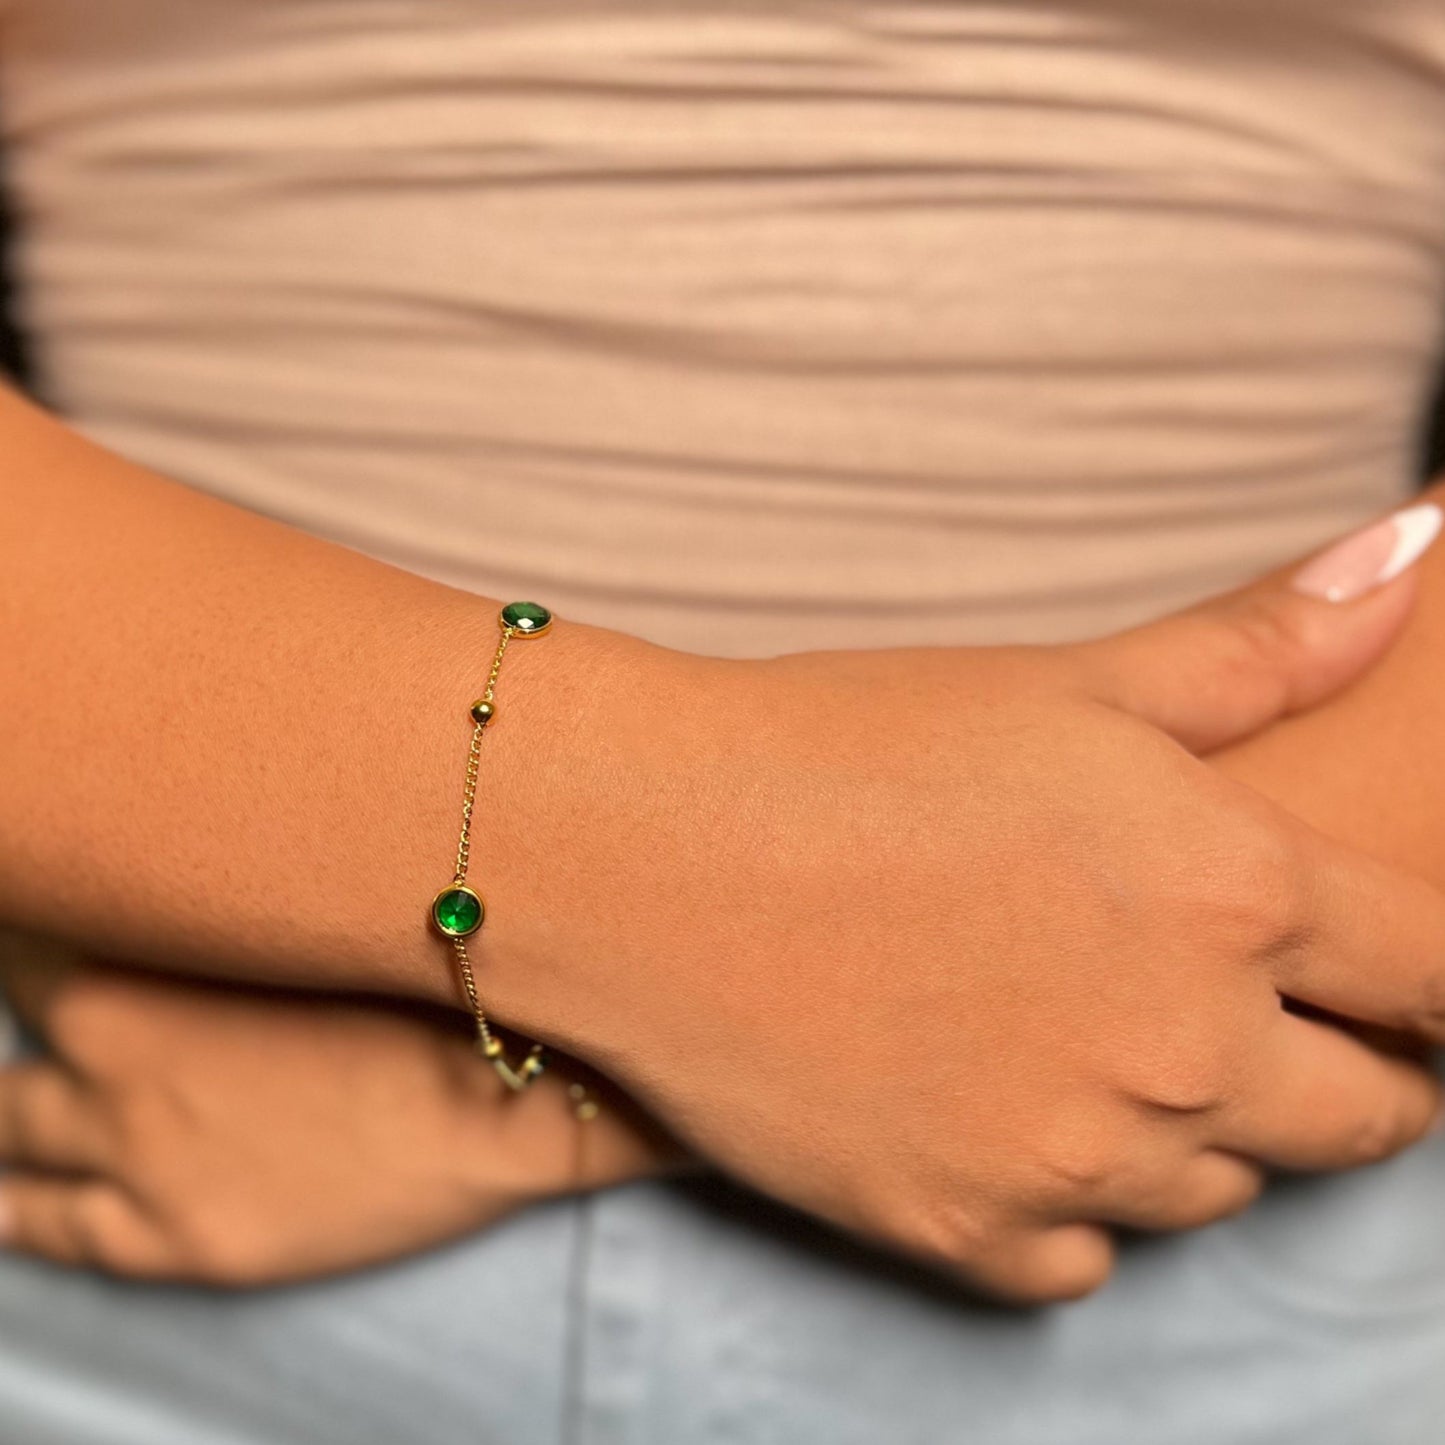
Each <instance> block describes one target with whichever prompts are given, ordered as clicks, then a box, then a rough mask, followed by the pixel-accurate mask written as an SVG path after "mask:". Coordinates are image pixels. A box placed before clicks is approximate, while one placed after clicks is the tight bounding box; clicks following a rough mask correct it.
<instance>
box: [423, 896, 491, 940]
mask: <svg viewBox="0 0 1445 1445" xmlns="http://www.w3.org/2000/svg"><path fill="white" fill-rule="evenodd" d="M485 912H486V910H485V909H484V908H483V906H482V900H481V899H480V898H479V897H478V896H477V895H476V894H475V893H473V892H472V890H471V889H470V888H463V887H461V886H460V885H456V884H454V885H453V886H452V887H450V888H443V889H442V891H441V892H440V893H438V894H437V896H436V897H435V898H433V899H432V905H431V916H432V921H433V922H434V923H435V924H436V926H437V927H438V928H439V929H441V931H442V932H443V933H445V934H446V935H447V937H448V938H465V937H466V935H467V934H469V933H475V932H476V931H477V929H479V928H480V927H481V926H482V916H483V914H484V913H485Z"/></svg>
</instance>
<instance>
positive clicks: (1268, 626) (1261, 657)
mask: <svg viewBox="0 0 1445 1445" xmlns="http://www.w3.org/2000/svg"><path fill="white" fill-rule="evenodd" d="M1230 622H1231V626H1230V633H1229V635H1230V639H1231V642H1232V647H1231V648H1230V649H1229V650H1228V651H1227V652H1226V654H1225V657H1224V660H1223V668H1222V670H1223V672H1224V674H1225V679H1224V680H1225V682H1226V683H1228V682H1230V681H1234V682H1237V683H1244V682H1246V681H1247V682H1248V683H1249V685H1250V690H1251V691H1252V692H1254V693H1256V694H1258V693H1259V692H1260V690H1261V688H1262V687H1273V689H1274V693H1273V695H1272V696H1270V697H1267V698H1266V699H1264V700H1265V701H1266V702H1268V703H1269V704H1270V707H1271V709H1272V711H1273V712H1282V711H1283V710H1284V708H1285V706H1286V704H1287V703H1288V701H1289V696H1288V691H1289V678H1290V677H1291V676H1292V671H1293V670H1292V669H1291V667H1290V663H1291V662H1292V661H1294V660H1295V659H1297V658H1298V657H1299V655H1300V653H1301V652H1303V651H1305V650H1306V647H1307V643H1306V639H1305V638H1303V637H1302V636H1301V635H1300V632H1299V629H1298V627H1297V626H1296V624H1295V619H1294V617H1293V616H1292V615H1291V614H1290V613H1289V612H1287V611H1285V610H1283V609H1281V608H1280V607H1278V606H1276V605H1274V600H1273V598H1272V597H1271V596H1267V595H1265V594H1255V593H1248V594H1245V595H1244V596H1242V597H1240V598H1238V599H1237V601H1236V603H1235V606H1234V608H1233V609H1232V615H1231V618H1230Z"/></svg>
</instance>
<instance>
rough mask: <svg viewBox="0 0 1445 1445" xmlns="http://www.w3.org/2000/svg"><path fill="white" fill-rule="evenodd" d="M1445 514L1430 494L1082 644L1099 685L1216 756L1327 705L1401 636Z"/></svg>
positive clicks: (1122, 704) (1112, 699) (1098, 690)
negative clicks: (1293, 564) (1418, 574)
mask: <svg viewBox="0 0 1445 1445" xmlns="http://www.w3.org/2000/svg"><path fill="white" fill-rule="evenodd" d="M1441 521H1442V513H1441V510H1440V508H1439V507H1437V506H1436V505H1435V504H1434V503H1433V502H1421V503H1419V504H1417V505H1416V506H1413V507H1406V508H1405V509H1404V510H1402V511H1399V512H1395V513H1393V514H1392V515H1391V516H1388V517H1385V518H1383V519H1382V520H1380V521H1377V522H1372V523H1371V524H1370V525H1369V526H1367V527H1364V528H1362V529H1361V530H1360V531H1358V532H1354V533H1351V534H1350V535H1349V536H1348V537H1346V538H1344V539H1343V540H1342V541H1339V542H1336V543H1335V544H1334V545H1333V546H1331V547H1328V548H1326V549H1325V551H1323V552H1322V553H1320V554H1319V555H1318V556H1316V557H1314V558H1312V559H1311V560H1310V561H1308V562H1306V563H1305V564H1304V565H1303V566H1302V567H1299V568H1298V569H1297V570H1296V569H1285V570H1284V571H1282V572H1276V573H1272V574H1271V575H1270V576H1268V577H1265V578H1263V579H1261V580H1260V581H1258V582H1255V583H1252V584H1251V585H1250V586H1248V587H1244V588H1241V589H1240V590H1239V591H1237V592H1230V593H1226V594H1224V595H1223V596H1221V597H1215V598H1211V599H1210V600H1209V601H1208V602H1205V603H1202V604H1200V605H1199V606H1197V607H1191V608H1189V609H1188V610H1187V611H1184V612H1179V613H1175V614H1174V615H1173V616H1171V617H1166V618H1163V619H1162V620H1161V621H1159V622H1155V623H1151V624H1149V625H1148V626H1145V627H1137V628H1133V629H1131V630H1130V631H1128V632H1121V633H1119V634H1117V635H1116V636H1114V637H1108V638H1104V639H1103V640H1101V641H1099V642H1091V643H1084V644H1082V645H1081V646H1080V647H1078V648H1076V649H1074V650H1075V652H1076V653H1078V654H1082V658H1081V660H1082V661H1083V662H1084V664H1085V671H1086V675H1087V676H1088V678H1089V681H1090V685H1091V690H1092V691H1093V692H1094V693H1095V695H1096V696H1098V697H1099V698H1100V699H1101V700H1102V701H1105V702H1109V703H1112V704H1113V705H1115V706H1116V707H1119V708H1122V709H1123V710H1125V711H1126V712H1130V713H1133V714H1135V715H1136V716H1138V717H1141V718H1143V719H1145V720H1146V721H1147V722H1151V723H1153V724H1154V725H1155V726H1156V727H1160V728H1162V729H1163V730H1164V731H1165V732H1167V733H1169V734H1170V735H1171V736H1173V737H1175V738H1177V739H1178V740H1179V741H1180V742H1181V743H1183V744H1184V745H1185V746H1186V747H1188V748H1190V749H1192V750H1193V751H1194V752H1197V753H1203V752H1209V751H1211V750H1213V749H1214V748H1219V747H1223V746H1225V745H1226V744H1228V743H1232V742H1237V741H1239V740H1240V739H1241V738H1245V737H1248V736H1249V735H1250V734H1251V733H1255V732H1258V731H1259V730H1260V729H1261V728H1263V727H1265V726H1266V725H1267V724H1269V723H1272V722H1274V721H1276V720H1277V719H1279V718H1281V717H1286V716H1288V715H1289V714H1290V713H1294V712H1302V711H1305V710H1307V709H1309V708H1312V707H1314V706H1316V705H1317V704H1318V703H1320V702H1323V701H1324V699H1326V698H1327V697H1329V696H1330V695H1331V694H1332V693H1335V692H1338V691H1339V690H1340V689H1341V688H1343V687H1344V686H1345V685H1346V684H1347V683H1350V682H1353V681H1354V679H1355V678H1357V677H1359V676H1360V675H1361V674H1362V673H1363V672H1365V670H1366V669H1367V668H1369V667H1370V665H1371V664H1372V663H1374V662H1375V661H1377V660H1378V659H1379V658H1380V657H1381V656H1382V655H1383V654H1384V653H1385V652H1386V651H1388V649H1389V647H1390V645H1391V644H1392V643H1393V642H1394V640H1395V638H1396V637H1397V636H1398V635H1399V633H1400V630H1401V629H1402V628H1403V627H1404V625H1405V621H1406V619H1407V618H1408V617H1409V615H1410V611H1411V608H1412V606H1413V604H1414V600H1415V578H1414V574H1413V573H1410V572H1409V571H1408V570H1407V569H1408V568H1410V566H1411V565H1412V564H1413V563H1414V562H1416V561H1417V560H1418V559H1419V558H1420V557H1421V556H1422V555H1423V553H1424V552H1425V550H1426V549H1427V548H1428V547H1429V546H1430V544H1431V543H1432V542H1433V541H1434V540H1435V538H1436V536H1437V535H1438V534H1439V532H1440V526H1441Z"/></svg>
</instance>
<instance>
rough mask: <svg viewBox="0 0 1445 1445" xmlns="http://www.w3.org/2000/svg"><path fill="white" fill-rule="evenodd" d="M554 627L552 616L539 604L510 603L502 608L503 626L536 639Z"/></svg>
mask: <svg viewBox="0 0 1445 1445" xmlns="http://www.w3.org/2000/svg"><path fill="white" fill-rule="evenodd" d="M551 625H552V614H551V613H550V612H548V611H547V609H546V608H545V607H543V606H542V605H541V603H539V602H509V603H507V605H506V606H505V607H504V608H502V626H503V627H514V628H516V630H517V631H518V632H519V633H522V634H524V635H526V636H531V637H535V636H536V635H537V633H539V632H545V631H546V630H547V629H548V628H549V627H550V626H551Z"/></svg>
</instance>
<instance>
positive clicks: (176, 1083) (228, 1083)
mask: <svg viewBox="0 0 1445 1445" xmlns="http://www.w3.org/2000/svg"><path fill="white" fill-rule="evenodd" d="M70 957H71V956H70V955H68V954H65V953H61V952H58V951H56V950H53V949H43V948H40V947H38V946H37V945H35V944H33V943H31V942H29V941H21V940H14V939H11V940H7V941H6V946H5V950H4V954H3V962H0V982H3V985H4V989H5V992H6V994H7V995H8V996H9V997H10V998H11V1000H12V1001H13V1004H14V1006H15V1007H16V1008H17V1010H18V1011H19V1013H20V1014H21V1015H22V1017H23V1019H24V1021H25V1022H26V1023H27V1024H28V1025H29V1026H30V1027H31V1028H32V1029H33V1030H34V1031H35V1032H36V1033H38V1034H41V1035H43V1036H44V1037H45V1038H46V1040H47V1041H48V1043H49V1045H50V1047H51V1051H52V1052H51V1055H50V1056H49V1057H46V1058H40V1059H35V1060H33V1061H27V1062H23V1063H19V1064H15V1065H12V1066H10V1067H8V1068H5V1069H0V1166H3V1167H4V1168H6V1169H7V1170H9V1171H11V1172H8V1173H7V1174H5V1175H4V1177H3V1178H0V1243H4V1244H7V1245H9V1246H10V1247H13V1248H16V1249H20V1250H23V1251H26V1252H28V1253H33V1254H38V1255H41V1256H44V1257H46V1258H49V1259H52V1260H56V1261H59V1262H62V1263H65V1264H78V1265H87V1266H93V1267H96V1268H100V1269H103V1270H107V1271H110V1272H113V1273H116V1274H120V1275H132V1276H139V1277H144V1278H151V1279H156V1278H163V1279H175V1280H186V1281H192V1282H196V1283H204V1284H215V1285H227V1286H238V1285H263V1284H273V1283H279V1282H284V1281H290V1280H298V1279H304V1278H309V1277H312V1276H316V1275H322V1274H327V1273H331V1272H333V1271H337V1270H344V1269H352V1268H356V1267H358V1266H362V1265H367V1264H371V1263H373V1262H379V1261H382V1260H386V1259H390V1258H392V1257H394V1256H396V1255H400V1254H406V1253H410V1252H412V1251H414V1250H419V1249H425V1248H428V1247H430V1246H433V1245H437V1244H440V1243H443V1242H444V1241H447V1240H451V1239H455V1238H457V1237H459V1236H461V1235H464V1234H468V1233H470V1232H471V1231H473V1230H477V1229H481V1228H484V1227H485V1226H487V1225H489V1224H491V1223H493V1222H495V1221H496V1220H498V1219H499V1218H501V1217H502V1216H503V1215H505V1214H507V1213H509V1212H510V1211H512V1210H514V1209H516V1208H518V1207H520V1206H522V1205H524V1204H528V1203H531V1202H534V1201H536V1200H539V1199H542V1198H545V1197H547V1196H549V1195H554V1194H559V1193H565V1192H568V1191H571V1190H574V1189H579V1188H594V1187H597V1186H600V1185H604V1184H610V1183H614V1182H619V1181H621V1180H624V1179H629V1178H632V1177H635V1176H639V1175H643V1174H649V1173H655V1172H657V1171H659V1170H662V1169H664V1168H667V1167H669V1166H671V1165H674V1164H675V1163H676V1162H678V1161H679V1160H680V1159H681V1151H679V1150H678V1149H677V1148H676V1147H675V1146H674V1145H672V1144H671V1142H670V1141H668V1140H667V1139H665V1138H664V1136H663V1135H662V1134H661V1132H660V1131H658V1130H657V1129H655V1128H653V1127H651V1126H649V1125H647V1124H646V1123H645V1122H643V1121H642V1120H641V1119H640V1118H639V1117H638V1116H637V1115H636V1113H635V1111H633V1110H632V1109H631V1108H630V1107H629V1106H628V1105H627V1103H626V1101H625V1100H624V1099H621V1098H620V1097H618V1096H616V1094H615V1091H610V1090H609V1091H607V1092H606V1093H605V1094H604V1095H603V1098H604V1099H605V1104H604V1107H603V1108H602V1109H601V1111H600V1112H599V1114H598V1116H597V1117H596V1118H595V1119H592V1120H591V1121H589V1122H587V1123H581V1122H579V1121H578V1120H577V1119H576V1118H575V1117H574V1116H573V1112H572V1101H571V1100H570V1099H569V1097H568V1092H567V1089H568V1086H567V1083H566V1081H565V1076H564V1071H563V1069H561V1068H559V1069H557V1070H555V1071H550V1072H549V1073H548V1074H546V1075H544V1076H543V1077H542V1079H540V1080H539V1081H538V1082H537V1083H536V1084H535V1085H534V1086H533V1087H532V1088H531V1089H530V1090H529V1091H528V1092H527V1093H526V1094H525V1095H522V1096H516V1095H512V1094H510V1093H508V1092H506V1091H505V1090H504V1089H503V1087H502V1085H501V1084H500V1082H499V1081H498V1080H497V1077H496V1075H495V1074H494V1073H493V1072H492V1070H491V1069H490V1068H488V1067H487V1066H486V1064H485V1063H484V1062H483V1061H482V1060H481V1059H480V1058H478V1057H477V1055H476V1053H475V1052H474V1050H473V1048H472V1046H471V1043H470V1040H469V1037H468V1035H467V1032H466V1031H465V1029H464V1028H462V1027H448V1026H447V1024H446V1023H445V1022H437V1021H433V1020H428V1019H421V1018H416V1017H411V1016H408V1015H405V1014H399V1013H395V1012H388V1011H386V1010H384V1009H383V1008H381V1007H379V1006H374V1005H366V1004H352V1003H342V1002H339V1001H335V1000H326V999H310V998H305V999H303V998H300V997H297V996H285V995H280V996H278V995H274V994H263V993H259V992H242V991H237V990H234V989H229V988H219V987H213V986H209V985H204V984H190V983H186V982H182V981H180V980H172V979H162V978H157V977H154V976H151V975H146V974H140V973H133V972H130V971H126V970H120V969H115V968H108V967H104V966H98V965H80V964H77V963H75V962H72V961H69V960H70ZM458 1022H459V1021H458ZM589 1087H590V1088H591V1089H592V1091H593V1092H594V1093H595V1092H596V1090H597V1085H596V1084H595V1083H590V1084H589Z"/></svg>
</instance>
